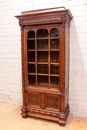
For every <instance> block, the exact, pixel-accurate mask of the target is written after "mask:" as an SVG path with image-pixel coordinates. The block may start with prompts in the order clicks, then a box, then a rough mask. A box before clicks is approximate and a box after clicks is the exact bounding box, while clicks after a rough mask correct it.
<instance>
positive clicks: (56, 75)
mask: <svg viewBox="0 0 87 130" xmlns="http://www.w3.org/2000/svg"><path fill="white" fill-rule="evenodd" d="M51 76H54V77H59V75H58V74H50V77H51Z"/></svg>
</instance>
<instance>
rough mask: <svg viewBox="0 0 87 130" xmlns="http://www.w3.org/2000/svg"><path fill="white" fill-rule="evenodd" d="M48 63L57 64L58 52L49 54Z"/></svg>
mask: <svg viewBox="0 0 87 130" xmlns="http://www.w3.org/2000/svg"><path fill="white" fill-rule="evenodd" d="M50 62H51V63H59V52H56V51H51V52H50Z"/></svg>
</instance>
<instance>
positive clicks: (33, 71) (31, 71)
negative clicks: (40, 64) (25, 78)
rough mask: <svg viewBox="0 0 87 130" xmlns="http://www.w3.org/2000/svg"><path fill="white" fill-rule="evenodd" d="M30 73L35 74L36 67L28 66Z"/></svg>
mask: <svg viewBox="0 0 87 130" xmlns="http://www.w3.org/2000/svg"><path fill="white" fill-rule="evenodd" d="M28 73H35V65H34V64H28Z"/></svg>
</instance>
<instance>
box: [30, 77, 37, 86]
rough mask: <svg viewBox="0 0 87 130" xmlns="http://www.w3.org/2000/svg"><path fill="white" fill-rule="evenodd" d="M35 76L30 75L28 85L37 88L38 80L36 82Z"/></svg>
mask: <svg viewBox="0 0 87 130" xmlns="http://www.w3.org/2000/svg"><path fill="white" fill-rule="evenodd" d="M35 77H36V76H35V75H28V85H31V86H35V85H36V80H35Z"/></svg>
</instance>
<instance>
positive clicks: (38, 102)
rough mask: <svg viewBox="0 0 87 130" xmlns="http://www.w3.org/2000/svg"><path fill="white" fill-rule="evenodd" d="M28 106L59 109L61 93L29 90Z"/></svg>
mask: <svg viewBox="0 0 87 130" xmlns="http://www.w3.org/2000/svg"><path fill="white" fill-rule="evenodd" d="M28 106H30V107H34V108H35V107H36V108H40V109H42V110H44V109H48V110H54V109H56V110H59V109H60V95H58V94H50V93H44V92H28Z"/></svg>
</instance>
